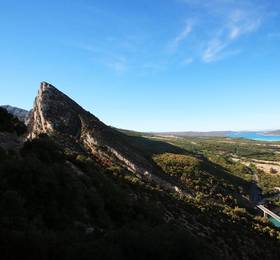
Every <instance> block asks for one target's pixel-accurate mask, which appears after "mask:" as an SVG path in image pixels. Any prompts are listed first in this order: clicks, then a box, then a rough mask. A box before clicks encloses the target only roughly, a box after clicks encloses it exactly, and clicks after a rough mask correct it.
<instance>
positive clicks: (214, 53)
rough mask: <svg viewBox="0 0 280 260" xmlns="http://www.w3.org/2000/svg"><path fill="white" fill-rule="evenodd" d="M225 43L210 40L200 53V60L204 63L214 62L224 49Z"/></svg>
mask: <svg viewBox="0 0 280 260" xmlns="http://www.w3.org/2000/svg"><path fill="white" fill-rule="evenodd" d="M226 46H227V43H223V42H221V41H220V40H217V39H216V40H212V41H210V42H209V44H208V46H207V48H206V49H205V50H204V52H203V53H202V56H201V57H202V60H203V61H204V62H206V63H209V62H212V61H216V60H217V59H218V56H219V54H220V53H221V52H222V51H223V50H224V49H225V48H226Z"/></svg>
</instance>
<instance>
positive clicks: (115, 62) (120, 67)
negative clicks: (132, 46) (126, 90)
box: [106, 57, 128, 74]
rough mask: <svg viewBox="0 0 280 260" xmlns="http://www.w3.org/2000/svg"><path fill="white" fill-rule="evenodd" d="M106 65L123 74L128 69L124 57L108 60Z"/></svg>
mask: <svg viewBox="0 0 280 260" xmlns="http://www.w3.org/2000/svg"><path fill="white" fill-rule="evenodd" d="M106 65H107V66H108V67H110V68H112V69H113V70H114V71H115V72H116V73H117V74H122V73H124V72H125V71H126V70H127V69H128V65H127V60H126V58H123V57H114V58H112V60H110V61H108V62H106Z"/></svg>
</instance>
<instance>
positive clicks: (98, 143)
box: [28, 82, 179, 192]
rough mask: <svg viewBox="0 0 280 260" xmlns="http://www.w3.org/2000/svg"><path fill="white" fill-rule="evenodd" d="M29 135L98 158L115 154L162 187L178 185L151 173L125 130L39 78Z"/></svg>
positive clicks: (169, 187) (174, 188)
mask: <svg viewBox="0 0 280 260" xmlns="http://www.w3.org/2000/svg"><path fill="white" fill-rule="evenodd" d="M28 128H29V138H35V137H36V136H38V135H39V134H41V133H46V134H49V135H52V136H54V137H55V138H57V140H58V141H59V142H60V143H62V144H63V145H64V146H66V147H67V146H68V147H70V148H71V149H72V150H73V149H79V150H84V151H87V152H90V153H91V154H92V155H94V156H95V157H97V158H98V159H99V160H100V161H103V162H104V161H108V160H111V159H112V157H114V158H115V159H116V160H117V161H119V162H120V163H121V164H122V165H124V166H125V167H126V168H127V169H128V170H130V171H132V172H134V173H136V174H140V175H142V176H144V177H145V178H147V179H149V180H152V181H154V182H156V183H158V184H160V185H162V186H164V187H165V188H168V189H172V190H173V191H177V192H178V191H179V189H178V188H177V187H175V186H173V185H171V184H170V183H169V182H167V181H165V180H163V179H161V178H160V177H158V176H156V175H154V174H152V173H153V172H156V171H157V170H156V169H155V166H154V165H153V164H152V163H151V162H150V161H148V160H147V159H146V158H145V157H143V156H142V155H141V154H140V153H138V152H137V151H135V149H134V148H132V147H131V145H130V143H129V141H128V138H127V136H126V135H125V134H123V133H120V132H119V131H117V130H115V129H113V128H111V127H109V126H107V125H105V124H104V123H103V122H101V121H100V120H99V119H98V118H96V117H95V116H94V115H92V114H90V113H89V112H87V111H85V110H84V109H83V108H82V107H81V106H79V105H78V104H77V103H75V102H74V101H73V100H72V99H70V98H69V97H68V96H66V95H65V94H63V93H62V92H60V91H59V90H58V89H56V88H55V87H54V86H52V85H50V84H48V83H46V82H42V83H41V86H40V89H39V92H38V95H37V97H36V99H35V102H34V107H33V110H32V113H31V114H30V118H29V124H28Z"/></svg>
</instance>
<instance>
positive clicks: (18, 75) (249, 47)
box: [0, 0, 280, 132]
mask: <svg viewBox="0 0 280 260" xmlns="http://www.w3.org/2000/svg"><path fill="white" fill-rule="evenodd" d="M279 7H280V3H279V2H278V1H276V0H272V1H264V0H258V1H253V0H244V1H240V0H236V1H233V0H213V1H211V4H210V3H209V2H207V3H206V2H205V1H200V0H197V1H195V0H167V1H160V0H156V1H148V0H142V1H133V3H132V2H131V1H128V0H120V1H117V2H112V1H107V0H105V1H102V3H101V2H100V1H88V0H83V1H78V2H77V1H54V0H51V1H48V2H43V1H37V2H34V1H30V0H27V1H24V2H22V1H9V2H3V3H2V4H1V9H0V28H1V30H0V31H1V39H2V40H1V41H0V55H1V60H0V70H1V71H2V75H1V77H0V90H1V96H0V104H3V105H6V104H7V105H12V106H17V107H20V108H24V109H30V108H32V104H33V101H34V97H35V95H36V94H37V89H38V86H39V83H40V82H41V81H48V82H50V83H52V84H53V85H54V86H56V87H57V88H58V89H59V90H61V91H63V92H64V93H65V94H67V95H69V96H70V97H71V98H72V99H74V100H75V101H76V102H77V103H79V104H80V105H81V106H83V107H84V108H85V109H87V110H89V111H90V112H91V113H93V114H94V115H96V116H97V117H98V118H100V119H101V120H102V121H104V122H105V123H106V124H108V125H112V126H114V127H118V128H123V129H130V130H135V131H143V132H182V131H199V132H206V131H256V130H259V131H266V130H277V129H280V120H279V114H280V106H279V104H278V103H279V101H278V99H279V96H280V88H279V85H280V77H279V67H280V52H279V47H278V46H279V44H280V29H279V28H280V26H279V25H280V19H279V11H278V10H280V9H279Z"/></svg>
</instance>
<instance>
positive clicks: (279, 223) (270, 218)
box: [268, 217, 280, 228]
mask: <svg viewBox="0 0 280 260" xmlns="http://www.w3.org/2000/svg"><path fill="white" fill-rule="evenodd" d="M268 219H269V221H270V222H271V223H272V224H273V225H274V226H275V227H278V228H280V222H279V221H278V220H276V219H274V218H272V217H268Z"/></svg>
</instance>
